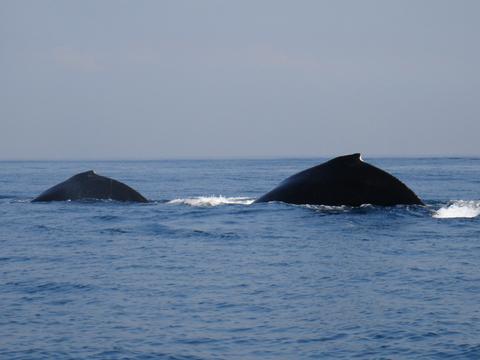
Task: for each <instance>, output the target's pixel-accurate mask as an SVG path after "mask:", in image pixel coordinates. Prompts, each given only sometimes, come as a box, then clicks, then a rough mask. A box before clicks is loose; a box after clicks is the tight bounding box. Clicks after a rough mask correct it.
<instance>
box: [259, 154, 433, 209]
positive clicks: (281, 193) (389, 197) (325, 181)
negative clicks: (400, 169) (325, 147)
mask: <svg viewBox="0 0 480 360" xmlns="http://www.w3.org/2000/svg"><path fill="white" fill-rule="evenodd" d="M269 201H281V202H285V203H290V204H311V205H330V206H340V205H347V206H360V205H362V204H372V205H381V206H393V205H424V204H423V202H422V200H420V199H419V198H418V197H417V195H415V193H414V192H413V191H412V190H410V189H409V188H408V187H407V186H406V185H405V184H404V183H402V182H401V181H400V180H398V179H397V178H395V177H394V176H392V175H390V174H389V173H387V172H385V171H383V170H381V169H379V168H377V167H375V166H373V165H370V164H367V163H366V162H364V161H363V160H362V157H361V155H360V154H359V153H357V154H351V155H345V156H339V157H337V158H334V159H332V160H330V161H327V162H325V163H323V164H320V165H317V166H314V167H312V168H310V169H307V170H304V171H301V172H299V173H297V174H295V175H292V176H290V177H289V178H287V179H285V180H284V181H283V182H281V183H280V184H279V185H278V186H277V187H276V188H274V189H273V190H272V191H270V192H268V193H266V194H265V195H263V196H262V197H260V198H258V199H257V200H256V201H255V203H262V202H269Z"/></svg>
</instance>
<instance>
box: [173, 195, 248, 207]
mask: <svg viewBox="0 0 480 360" xmlns="http://www.w3.org/2000/svg"><path fill="white" fill-rule="evenodd" d="M253 202H254V199H251V198H247V197H225V196H198V197H193V198H186V199H174V200H170V201H169V202H168V204H183V205H190V206H197V207H205V206H219V205H250V204H251V203H253Z"/></svg>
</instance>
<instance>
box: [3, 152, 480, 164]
mask: <svg viewBox="0 0 480 360" xmlns="http://www.w3.org/2000/svg"><path fill="white" fill-rule="evenodd" d="M361 154H362V157H363V158H366V159H368V158H377V159H381V158H385V159H387V158H392V159H394V158H397V159H398V158H403V159H422V158H423V159H427V158H480V154H476V155H474V154H415V155H400V154H371V155H364V153H361ZM342 155H347V154H343V153H342V154H337V155H329V154H327V155H271V156H268V155H250V156H171V157H158V158H153V157H98V158H88V157H86V158H81V157H65V158H49V157H39V158H4V159H2V158H0V162H57V161H58V162H60V161H72V162H83V161H100V162H103V161H209V160H296V159H298V160H300V159H315V158H318V159H328V158H335V157H337V156H342Z"/></svg>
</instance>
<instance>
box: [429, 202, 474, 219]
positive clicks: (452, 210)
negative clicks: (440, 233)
mask: <svg viewBox="0 0 480 360" xmlns="http://www.w3.org/2000/svg"><path fill="white" fill-rule="evenodd" d="M478 215H480V201H479V200H469V201H466V200H457V201H452V202H451V203H450V204H449V205H447V206H444V207H442V208H440V209H438V210H437V211H435V213H434V214H433V217H434V218H437V219H453V218H474V217H477V216H478Z"/></svg>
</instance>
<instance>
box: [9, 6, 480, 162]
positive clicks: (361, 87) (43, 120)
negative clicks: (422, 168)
mask: <svg viewBox="0 0 480 360" xmlns="http://www.w3.org/2000/svg"><path fill="white" fill-rule="evenodd" d="M479 16H480V1H477V0H471V1H468V0H450V1H442V0H397V1H392V0H377V1H370V0H363V1H358V0H351V1H345V0H331V1H293V0H292V1H278V0H263V1H262V0H255V1H245V0H238V1H227V0H224V1H207V0H205V1H200V0H192V1H181V0H172V1H116V0H115V1H85V0H82V1H80V0H79V1H43V0H38V1H18V0H12V1H5V0H0V159H143V158H145V159H157V158H159V159H161V158H177V157H187V158H198V157H282V156H289V157H297V156H318V157H320V156H331V155H340V154H345V153H351V152H362V153H363V154H364V155H365V156H367V157H368V156H376V155H396V156H398V155H462V154H467V155H480V145H479V144H480V141H479V134H480V70H479V66H480V41H479V35H480V21H479Z"/></svg>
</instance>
